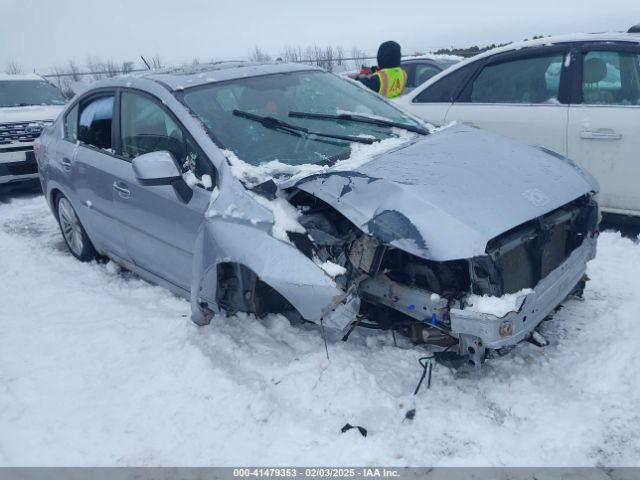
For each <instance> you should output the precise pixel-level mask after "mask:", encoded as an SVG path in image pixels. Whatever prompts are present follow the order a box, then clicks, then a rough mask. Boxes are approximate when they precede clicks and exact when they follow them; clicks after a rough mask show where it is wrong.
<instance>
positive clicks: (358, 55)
mask: <svg viewBox="0 0 640 480" xmlns="http://www.w3.org/2000/svg"><path fill="white" fill-rule="evenodd" d="M366 57H367V54H366V52H365V51H364V50H361V49H359V48H358V47H353V48H352V49H351V58H353V62H354V64H355V66H356V68H360V66H362V65H363V64H364V61H365V60H366Z"/></svg>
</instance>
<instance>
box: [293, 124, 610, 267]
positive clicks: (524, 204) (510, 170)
mask: <svg viewBox="0 0 640 480" xmlns="http://www.w3.org/2000/svg"><path fill="white" fill-rule="evenodd" d="M282 188H297V189H300V190H303V191H306V192H308V193H310V194H312V195H314V196H316V197H318V198H319V199H321V200H323V201H325V202H327V203H328V204H329V205H331V206H333V207H334V208H336V209H337V210H338V211H340V212H341V213H342V214H343V215H345V216H346V217H347V218H348V219H349V220H351V221H352V222H353V223H354V224H355V225H356V226H358V227H359V228H360V229H361V230H363V231H364V232H365V233H368V234H370V235H373V236H375V237H377V238H379V239H380V240H382V241H383V242H385V243H388V244H391V245H393V246H396V247H398V248H400V249H403V250H405V251H407V252H410V253H413V254H415V255H418V256H421V257H423V258H427V259H432V260H436V261H446V260H455V259H462V258H471V257H474V256H480V255H484V254H485V249H486V245H487V243H488V242H489V240H491V239H493V238H495V237H496V236H498V235H500V234H502V233H504V232H506V231H508V230H510V229H511V228H514V227H516V226H518V225H520V224H522V223H525V222H527V221H529V220H531V219H533V218H536V217H539V216H541V215H544V214H546V213H548V212H550V211H552V210H554V209H555V208H558V207H560V206H562V205H565V204H567V203H569V202H571V201H573V200H575V199H576V198H578V197H580V196H582V195H584V194H586V193H588V192H590V191H597V190H598V186H597V184H595V182H594V181H593V180H592V178H591V177H589V176H587V175H584V174H583V173H581V172H580V171H579V170H577V169H576V167H575V166H574V165H572V164H571V163H570V162H568V161H563V160H562V159H559V158H557V156H554V155H550V154H549V153H547V152H544V151H541V150H539V149H536V148H532V147H529V146H527V145H524V144H521V143H519V142H516V141H513V140H509V139H506V138H504V137H501V136H498V135H494V134H489V133H486V132H483V131H480V130H478V129H475V128H470V127H466V126H461V125H456V126H453V127H450V128H448V129H445V130H443V131H441V132H440V133H438V134H434V135H430V136H428V137H426V138H422V139H420V140H419V141H415V142H410V143H409V144H407V145H405V146H404V147H403V148H396V149H391V150H390V151H387V152H385V153H384V154H382V153H381V154H379V155H377V156H375V157H374V158H373V159H369V161H366V162H362V163H359V162H354V163H353V165H349V163H348V161H347V162H346V163H343V164H341V165H336V166H335V167H332V168H329V169H328V170H327V171H324V172H319V173H313V174H310V175H308V176H307V177H305V178H302V179H300V180H297V181H293V179H292V180H290V181H287V182H285V183H284V184H283V185H282Z"/></svg>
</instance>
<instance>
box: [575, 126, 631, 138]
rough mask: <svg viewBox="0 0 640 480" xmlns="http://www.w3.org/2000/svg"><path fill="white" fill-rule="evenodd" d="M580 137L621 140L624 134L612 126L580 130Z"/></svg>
mask: <svg viewBox="0 0 640 480" xmlns="http://www.w3.org/2000/svg"><path fill="white" fill-rule="evenodd" d="M580 138H584V139H585V140H620V139H622V134H621V133H617V132H615V131H613V130H612V129H610V128H599V129H598V130H596V131H595V132H594V131H591V130H582V131H581V132H580Z"/></svg>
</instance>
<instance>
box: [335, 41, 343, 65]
mask: <svg viewBox="0 0 640 480" xmlns="http://www.w3.org/2000/svg"><path fill="white" fill-rule="evenodd" d="M343 65H344V48H342V45H338V46H337V47H336V66H338V67H342V66H343Z"/></svg>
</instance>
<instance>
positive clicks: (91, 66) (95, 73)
mask: <svg viewBox="0 0 640 480" xmlns="http://www.w3.org/2000/svg"><path fill="white" fill-rule="evenodd" d="M87 69H88V70H89V71H90V72H91V74H92V75H91V76H92V77H93V79H94V80H100V79H102V78H104V76H105V75H104V72H105V70H106V67H105V65H104V62H103V61H102V60H101V59H100V58H97V57H89V58H87Z"/></svg>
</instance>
